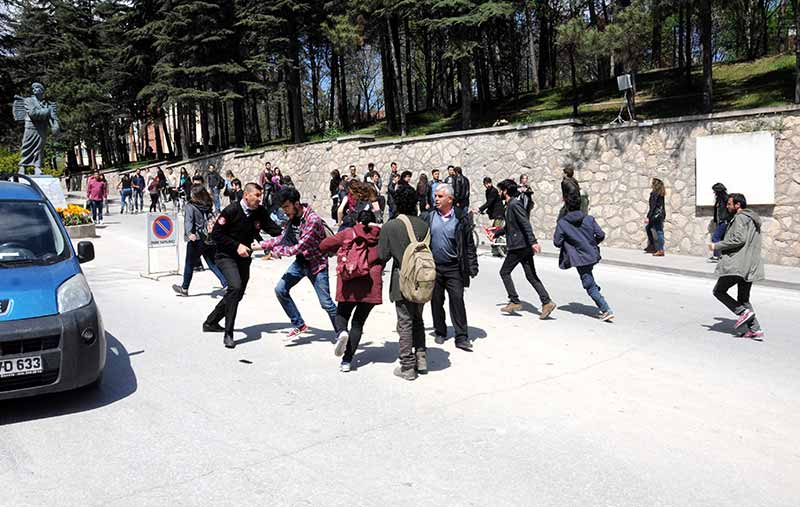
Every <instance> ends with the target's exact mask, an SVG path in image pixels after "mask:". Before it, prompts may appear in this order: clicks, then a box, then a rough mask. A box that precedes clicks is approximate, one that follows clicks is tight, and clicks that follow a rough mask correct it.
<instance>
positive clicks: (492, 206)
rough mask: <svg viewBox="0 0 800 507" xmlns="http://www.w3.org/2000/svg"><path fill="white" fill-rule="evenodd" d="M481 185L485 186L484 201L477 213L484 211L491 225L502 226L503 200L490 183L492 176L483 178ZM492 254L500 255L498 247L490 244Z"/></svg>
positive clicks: (503, 214)
mask: <svg viewBox="0 0 800 507" xmlns="http://www.w3.org/2000/svg"><path fill="white" fill-rule="evenodd" d="M483 186H484V187H485V188H486V202H485V203H483V206H481V207H480V208H478V213H480V214H481V215H482V214H484V213H486V214H488V215H489V218H490V219H491V220H492V227H493V228H495V229H499V228H501V227H503V217H504V216H505V209H504V207H503V200H502V199H500V193H499V192H498V191H497V189H496V188H494V186H493V185H492V178H489V177H488V176H487V177H486V178H483ZM492 255H493V256H495V257H502V255H501V254H500V249H499V248H498V247H497V246H492Z"/></svg>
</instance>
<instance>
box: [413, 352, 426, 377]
mask: <svg viewBox="0 0 800 507" xmlns="http://www.w3.org/2000/svg"><path fill="white" fill-rule="evenodd" d="M416 356H417V373H419V374H420V375H425V374H426V373H428V353H427V351H425V350H418V351H417V352H416Z"/></svg>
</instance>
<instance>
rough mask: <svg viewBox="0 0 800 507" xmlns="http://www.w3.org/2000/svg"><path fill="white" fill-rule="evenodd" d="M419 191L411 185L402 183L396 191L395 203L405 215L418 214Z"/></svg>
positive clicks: (399, 211) (398, 210) (398, 209)
mask: <svg viewBox="0 0 800 507" xmlns="http://www.w3.org/2000/svg"><path fill="white" fill-rule="evenodd" d="M417 201H418V199H417V191H416V190H415V189H414V188H412V187H411V185H400V186H399V187H397V190H395V191H394V205H395V208H396V209H397V212H398V213H401V214H403V215H416V214H417Z"/></svg>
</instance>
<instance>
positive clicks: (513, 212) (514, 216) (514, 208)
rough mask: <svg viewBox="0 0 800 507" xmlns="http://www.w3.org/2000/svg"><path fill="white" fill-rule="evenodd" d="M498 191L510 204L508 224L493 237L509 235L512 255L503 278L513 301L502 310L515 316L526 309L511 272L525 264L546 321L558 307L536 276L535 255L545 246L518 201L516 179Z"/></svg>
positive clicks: (506, 181) (507, 216)
mask: <svg viewBox="0 0 800 507" xmlns="http://www.w3.org/2000/svg"><path fill="white" fill-rule="evenodd" d="M497 188H498V190H499V191H500V197H502V198H503V201H505V203H506V215H505V225H504V226H503V228H501V229H499V230H497V231H494V232H492V233H491V234H490V236H489V237H490V239H492V240H494V238H497V237H500V236H505V237H506V246H507V248H508V254H507V255H506V258H505V260H504V261H503V266H502V267H501V268H500V278H501V279H502V280H503V285H505V288H506V292H507V293H508V300H509V302H508V304H507V305H506V306H504V307H503V308H501V309H500V310H501V311H502V312H504V313H514V312H516V311H519V310H521V309H522V304H520V299H519V295H518V294H517V290H516V288H515V287H514V281H513V280H512V279H511V272H512V271H514V268H516V267H517V265H518V264H522V268H523V270H524V271H525V278H527V279H528V282H529V283H530V284H531V286H533V289H534V290H535V291H536V293H537V294H538V295H539V299H540V301H541V302H542V309H541V313H540V314H539V319H540V320H544V319H546V318H547V317H549V316H550V314H551V313H553V310H555V308H556V304H555V303H553V301H552V300H551V299H550V295H549V294H548V293H547V289H545V287H544V284H543V283H542V281H541V280H540V279H539V277H538V276H537V274H536V266H535V265H534V261H533V255H534V254H536V253H540V252H541V251H542V247H541V246H540V245H539V243H538V241H537V240H536V236H534V234H533V228H532V227H531V223H530V220H528V214H527V213H526V212H525V208H524V206H523V205H522V203H521V202H520V200H519V199H517V198H516V197H517V195H518V193H519V191H518V190H517V184H516V183H515V182H514V180H510V179H509V180H503V181H501V182H500V183H498V184H497Z"/></svg>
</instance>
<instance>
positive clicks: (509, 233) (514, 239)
mask: <svg viewBox="0 0 800 507" xmlns="http://www.w3.org/2000/svg"><path fill="white" fill-rule="evenodd" d="M494 235H495V237H499V236H505V237H506V246H507V247H508V249H509V250H519V249H522V248H530V247H531V246H533V245H535V244H536V243H538V241H537V240H536V236H535V235H534V234H533V228H532V227H531V223H530V221H529V220H528V213H527V212H526V211H525V206H523V205H522V203H521V202H520V200H519V199H509V201H508V203H507V204H506V223H505V226H504V227H503V228H502V229H500V230H499V231H497V232H495V233H494Z"/></svg>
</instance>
